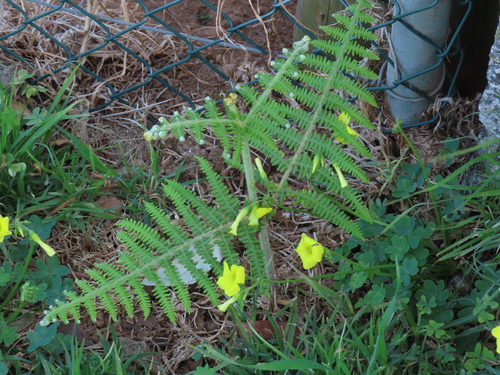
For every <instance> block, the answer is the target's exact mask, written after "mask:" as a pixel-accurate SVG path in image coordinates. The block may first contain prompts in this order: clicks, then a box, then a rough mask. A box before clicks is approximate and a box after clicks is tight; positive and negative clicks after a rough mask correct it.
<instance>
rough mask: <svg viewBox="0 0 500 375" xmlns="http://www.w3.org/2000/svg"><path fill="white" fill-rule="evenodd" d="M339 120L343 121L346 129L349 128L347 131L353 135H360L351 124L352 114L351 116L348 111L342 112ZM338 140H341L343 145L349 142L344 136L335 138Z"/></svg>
mask: <svg viewBox="0 0 500 375" xmlns="http://www.w3.org/2000/svg"><path fill="white" fill-rule="evenodd" d="M338 119H339V121H340V122H341V123H343V124H344V125H345V130H347V133H348V134H350V135H353V136H356V137H357V136H359V134H358V133H356V131H354V130H353V129H352V128H351V127H350V126H349V122H350V121H351V116H349V115H348V114H347V113H345V112H342V113H341V114H340V115H339V117H338ZM335 139H336V140H337V141H339V142H340V143H342V144H343V145H346V144H348V143H349V142H347V141H346V140H345V139H344V138H342V137H337V138H335Z"/></svg>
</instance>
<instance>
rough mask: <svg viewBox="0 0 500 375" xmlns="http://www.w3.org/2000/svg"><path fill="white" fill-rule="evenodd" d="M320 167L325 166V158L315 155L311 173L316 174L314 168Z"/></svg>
mask: <svg viewBox="0 0 500 375" xmlns="http://www.w3.org/2000/svg"><path fill="white" fill-rule="evenodd" d="M320 164H321V166H322V167H324V166H325V158H324V157H323V156H319V155H315V156H314V160H313V170H312V173H314V172H316V168H318V165H320Z"/></svg>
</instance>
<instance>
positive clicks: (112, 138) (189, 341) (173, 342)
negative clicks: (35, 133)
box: [0, 0, 479, 374]
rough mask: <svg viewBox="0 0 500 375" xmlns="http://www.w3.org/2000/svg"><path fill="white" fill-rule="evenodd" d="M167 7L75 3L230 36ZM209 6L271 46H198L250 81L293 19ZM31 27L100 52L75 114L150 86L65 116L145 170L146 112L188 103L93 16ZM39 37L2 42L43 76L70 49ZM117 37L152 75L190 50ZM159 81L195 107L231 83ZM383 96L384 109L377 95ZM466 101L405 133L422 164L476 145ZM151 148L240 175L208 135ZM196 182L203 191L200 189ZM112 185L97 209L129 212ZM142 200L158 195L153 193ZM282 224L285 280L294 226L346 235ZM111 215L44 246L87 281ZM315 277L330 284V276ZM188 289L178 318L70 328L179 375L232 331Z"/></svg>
mask: <svg viewBox="0 0 500 375" xmlns="http://www.w3.org/2000/svg"><path fill="white" fill-rule="evenodd" d="M51 2H52V3H54V4H57V3H58V0H51ZM20 3H22V4H21V5H22V7H23V9H25V10H26V11H27V12H28V14H32V15H35V14H40V12H43V11H47V10H48V9H49V8H48V7H43V6H42V7H41V6H39V5H35V4H33V3H30V2H27V1H21V2H20ZM165 3H166V1H161V0H148V1H144V4H145V5H146V9H144V8H143V7H142V5H140V4H138V3H137V2H135V1H128V2H127V1H125V0H122V1H112V0H107V1H104V2H100V1H91V0H86V1H85V0H84V1H81V2H80V3H79V5H80V6H81V8H82V9H86V10H87V11H89V12H91V13H92V14H99V15H101V16H106V17H111V18H114V19H120V20H124V21H127V22H132V23H135V22H139V21H140V20H141V19H142V15H143V14H144V13H145V12H146V11H147V12H152V11H154V10H155V9H159V10H158V11H156V12H153V13H151V16H154V17H156V18H153V17H150V18H149V19H148V20H147V22H146V23H145V26H149V27H160V28H162V29H165V28H164V27H163V26H162V23H161V22H163V23H165V24H167V25H170V26H172V27H173V28H175V29H176V30H177V31H179V32H181V33H184V34H186V35H190V36H195V37H199V38H204V39H213V40H217V38H219V37H223V36H226V35H229V31H228V28H229V27H230V26H231V25H230V24H229V22H228V20H227V19H226V18H224V16H223V15H222V14H220V13H217V12H215V11H214V10H213V9H211V7H209V6H208V5H207V4H206V3H205V2H202V1H200V0H185V1H183V2H180V3H178V4H176V5H175V6H172V7H168V8H165V7H164V5H166V4H165ZM167 3H168V2H167ZM211 3H212V5H213V6H218V7H219V9H222V12H223V13H224V14H225V15H226V16H227V17H228V18H229V19H231V20H232V22H233V26H237V25H241V24H243V23H245V22H248V21H251V20H254V19H256V20H257V22H255V23H253V24H251V25H249V26H247V27H246V28H245V34H246V35H247V36H248V37H250V38H251V39H252V40H253V41H255V42H256V43H257V44H258V45H260V46H262V47H263V49H264V50H265V51H267V52H268V55H267V56H266V55H264V54H262V53H255V52H251V51H248V50H244V49H236V48H231V47H230V46H220V45H217V46H213V47H210V48H207V49H204V50H202V51H200V56H201V57H202V58H203V59H205V60H206V61H207V62H208V63H210V64H212V65H213V66H214V67H215V68H216V69H218V70H219V71H220V72H222V73H223V74H225V75H226V76H228V77H229V78H230V80H231V83H232V84H233V85H234V84H238V83H247V82H249V81H251V80H252V79H253V75H254V74H255V73H256V72H258V71H262V70H265V71H268V70H269V66H268V62H269V58H272V57H275V56H276V55H277V54H279V53H280V52H281V49H282V48H283V47H290V45H291V44H292V42H293V41H292V34H293V24H292V23H291V22H290V21H289V20H288V19H287V18H286V17H285V16H284V15H283V14H282V13H279V12H276V13H275V14H274V15H273V16H272V17H270V18H266V19H265V20H263V21H262V22H261V21H260V20H258V18H259V17H261V16H264V15H265V14H267V13H269V12H270V11H272V6H273V4H274V2H273V1H272V0H257V1H252V2H251V3H250V2H248V1H246V0H218V1H216V0H213V1H211ZM162 6H163V9H162ZM285 8H286V10H287V11H288V12H289V13H290V14H292V15H293V14H294V12H295V3H291V4H289V5H286V7H285ZM0 11H1V12H3V13H4V14H7V15H8V14H10V15H11V17H10V18H5V19H6V20H8V22H9V27H10V28H11V30H12V29H15V28H16V27H19V25H20V23H22V18H21V17H19V18H16V17H15V16H12V14H14V13H13V12H12V9H10V8H7V7H6V6H5V5H4V6H3V8H0ZM8 12H11V13H8ZM158 20H159V21H160V22H159V21H158ZM38 24H39V25H40V26H41V27H45V28H47V29H48V31H49V33H50V35H56V36H58V37H59V38H61V39H62V40H64V42H65V44H67V45H68V46H69V48H70V50H71V52H72V53H73V54H74V55H77V54H78V53H80V51H83V50H86V49H89V48H94V47H97V46H100V45H102V48H101V49H99V50H96V51H95V52H93V53H92V54H91V55H90V56H88V57H87V60H86V61H85V63H84V66H85V67H86V68H87V69H89V70H91V71H93V72H94V73H96V74H99V76H101V77H103V79H104V82H102V81H101V82H100V81H96V80H95V79H94V78H93V77H92V76H91V75H89V74H86V73H83V72H82V73H79V75H78V77H77V82H78V83H77V85H76V88H75V92H74V99H82V102H81V103H80V104H79V107H78V110H79V111H80V112H81V113H88V111H89V109H91V108H94V107H97V106H100V105H103V104H105V103H106V102H107V101H108V100H109V97H110V90H109V88H108V87H107V86H106V84H112V85H113V87H115V88H116V90H117V92H124V91H126V90H127V89H128V88H130V87H132V86H134V85H136V84H137V83H139V82H143V81H147V82H148V83H147V84H146V85H144V86H143V87H141V88H140V89H138V90H136V91H132V92H130V93H127V94H124V95H123V96H122V97H123V98H124V99H126V100H127V101H128V103H129V105H125V104H123V103H119V102H114V103H113V104H112V105H110V106H109V107H107V108H104V109H101V110H99V111H95V112H92V113H91V114H90V115H89V116H87V117H84V118H82V119H80V120H79V121H77V122H72V123H69V124H67V126H68V128H69V129H70V130H71V131H72V132H73V133H74V134H75V135H77V136H78V137H80V138H81V139H82V140H83V141H84V142H86V143H87V144H89V145H91V146H92V147H93V148H94V149H96V150H98V151H97V152H98V154H99V156H100V157H101V158H102V160H103V161H104V162H105V163H107V164H108V165H110V166H112V167H113V168H115V169H116V170H118V171H122V172H123V173H126V172H127V171H126V170H125V169H124V165H128V166H135V167H138V168H141V169H144V170H148V168H149V164H150V163H151V161H150V157H149V149H148V146H147V144H146V142H145V141H144V140H143V138H142V133H143V131H144V127H145V126H149V125H151V122H150V119H151V118H153V119H156V118H157V117H158V116H161V115H171V114H172V112H173V111H175V110H177V111H180V112H181V111H182V110H183V108H185V107H186V103H185V101H183V100H182V99H179V97H178V96H177V95H176V94H175V93H173V92H172V91H171V90H168V89H166V88H165V86H164V85H162V84H161V83H160V82H159V81H157V80H150V79H149V78H148V77H149V75H150V74H151V70H148V69H147V68H146V67H145V65H144V64H142V63H140V61H139V60H137V59H136V58H134V57H132V55H131V54H130V53H126V52H124V50H123V49H121V48H117V46H116V45H114V44H107V45H105V46H104V45H103V41H104V39H105V38H106V33H105V31H104V29H103V28H100V27H97V26H96V25H95V24H93V23H90V24H89V23H88V19H87V18H86V17H82V16H79V15H75V14H72V13H64V14H59V15H57V16H55V15H51V16H50V17H48V18H47V19H46V20H44V19H41V20H40V21H39V22H38ZM69 25H71V27H69ZM125 27H126V26H123V25H120V24H110V25H109V28H110V30H111V31H112V32H119V31H122V30H124V29H125ZM37 35H38V34H37V33H36V31H35V30H31V34H21V33H20V34H19V35H18V36H17V37H16V40H15V41H14V40H13V41H11V42H10V45H9V47H10V48H12V49H15V50H16V52H21V51H22V53H23V56H24V57H25V58H26V59H27V60H28V61H30V62H32V63H33V64H35V66H36V67H37V68H38V69H39V71H40V72H42V73H43V72H47V73H49V72H50V71H51V70H53V69H55V68H57V67H59V66H60V64H61V62H63V60H64V58H65V56H67V55H66V53H65V51H64V50H63V49H61V48H60V46H57V45H54V43H51V42H50V41H49V40H47V38H45V37H43V36H37ZM230 39H231V41H230V42H233V43H236V44H241V45H244V46H247V47H252V45H251V44H250V43H248V41H244V40H242V38H241V37H239V36H238V35H236V34H232V35H231V37H230ZM7 42H9V40H7ZM119 42H120V43H121V44H122V45H124V46H126V47H127V48H128V49H129V51H131V52H133V53H135V54H136V55H137V56H139V57H141V58H142V59H143V60H144V61H145V62H147V65H149V66H151V67H152V68H153V71H154V72H156V71H158V70H161V69H162V68H163V67H165V66H168V65H170V64H173V63H175V62H176V61H182V60H183V59H186V57H187V56H188V52H189V49H188V48H187V47H186V46H187V44H186V42H185V41H183V40H182V38H179V37H173V36H166V35H165V34H161V33H157V32H154V31H151V30H146V29H134V30H133V31H130V32H129V33H126V34H124V35H123V36H122V37H120V39H119ZM190 42H191V43H193V46H194V47H196V48H198V47H201V46H203V45H204V43H203V42H200V41H199V40H198V41H196V40H192V39H190ZM253 47H254V46H253ZM0 60H1V61H4V60H5V61H4V62H5V63H15V64H17V63H16V62H15V60H14V59H13V58H12V56H8V55H5V54H4V55H2V56H0ZM62 76H64V75H62ZM158 77H159V78H161V79H163V80H164V81H165V82H167V83H168V84H169V85H171V86H172V87H175V88H176V89H177V90H179V91H181V92H182V93H184V94H185V95H186V96H187V97H189V99H190V100H192V102H193V103H195V105H197V106H198V105H202V102H203V99H204V98H205V97H206V96H210V97H212V98H214V99H217V98H219V94H220V93H225V92H228V90H230V89H231V88H232V85H231V83H228V82H226V80H224V79H222V78H221V77H220V76H219V75H218V74H217V73H214V70H213V69H211V68H209V67H208V66H207V64H205V63H204V62H203V61H202V60H200V59H190V60H187V61H185V63H183V64H180V65H178V66H177V67H175V68H173V69H171V70H168V71H166V72H165V73H162V74H161V75H159V76H158ZM60 80H61V77H60V76H56V75H51V76H50V78H48V79H47V80H45V81H43V82H41V84H43V85H46V86H47V87H48V88H49V89H50V90H51V91H50V92H49V95H47V100H49V99H50V95H53V93H54V92H55V91H56V90H57V87H58V85H59V84H60V82H61V81H60ZM380 100H381V108H382V110H383V108H384V104H383V97H382V95H381V96H380ZM475 108H476V102H475V101H474V100H468V99H460V98H459V99H457V101H456V102H455V104H454V105H452V106H449V107H447V109H445V110H444V111H443V113H442V117H441V121H440V122H439V124H438V126H437V127H436V128H435V129H433V128H428V127H420V128H416V129H414V130H412V131H410V132H409V134H410V137H411V139H412V141H414V142H415V144H416V146H417V148H418V149H419V150H420V151H421V152H422V154H423V156H424V159H426V160H430V159H431V158H432V157H433V156H437V155H438V154H439V149H441V148H442V145H441V143H440V142H441V141H442V140H444V139H446V138H447V137H456V136H465V137H469V139H470V141H466V142H473V139H474V138H475V136H476V135H477V132H478V127H479V125H478V120H477V118H476V116H475V115H473V116H469V117H466V116H467V115H468V114H470V113H472V112H474V111H475ZM366 112H367V114H368V115H369V116H370V117H371V119H372V122H373V123H374V124H375V125H377V126H378V128H379V129H378V131H360V133H361V137H362V139H363V140H364V141H365V142H366V144H367V145H369V147H370V149H371V150H372V153H373V158H374V160H376V161H379V162H380V163H386V164H388V163H390V162H391V161H392V160H394V158H397V157H399V156H400V155H401V153H402V151H401V150H403V149H405V148H406V145H405V144H404V142H403V140H402V139H401V138H399V137H396V136H393V135H389V134H383V133H382V132H381V131H382V130H383V129H384V128H385V127H386V126H388V125H390V124H388V123H387V122H388V121H387V119H386V118H385V117H383V116H382V115H381V114H380V112H379V111H375V110H373V109H367V110H366ZM356 130H358V129H356ZM155 147H159V148H161V152H160V156H159V163H160V171H161V173H162V174H163V175H167V174H169V173H172V172H174V171H175V170H176V169H177V168H178V166H179V165H180V163H181V162H185V163H186V164H185V166H190V165H194V164H195V163H194V160H193V158H192V157H193V156H194V155H198V156H202V157H205V158H207V160H209V161H211V162H212V163H213V165H214V168H215V169H216V170H217V171H218V172H220V173H221V174H223V175H225V176H228V177H232V179H228V181H231V182H230V183H229V188H230V189H231V191H237V190H238V189H239V185H238V184H239V183H240V181H241V176H240V175H239V174H237V173H236V172H235V171H234V170H229V169H226V166H225V165H224V164H223V163H221V162H220V155H221V150H220V149H219V147H218V144H217V143H216V142H215V141H213V140H209V141H207V142H206V143H205V144H204V145H203V146H200V145H197V144H196V143H194V142H191V141H190V140H189V139H188V140H186V142H182V143H180V142H177V141H176V140H173V139H170V140H167V141H164V142H158V143H157V144H156V145H155ZM408 161H411V160H408ZM366 170H367V173H368V174H369V176H370V177H371V180H372V181H373V183H372V184H371V185H369V186H359V188H360V190H362V191H363V192H365V193H366V194H367V195H368V196H370V197H375V198H376V197H383V196H384V194H385V193H384V192H383V191H380V186H381V185H382V184H383V183H384V181H379V180H378V179H379V178H380V173H379V172H380V171H379V169H377V167H367V168H366ZM196 173H197V172H196V169H194V168H192V169H190V170H188V171H186V172H185V173H183V174H182V175H181V180H189V179H192V178H195V177H196V176H197V174H196ZM198 189H199V191H200V192H201V193H203V186H202V185H200V186H199V187H198ZM115 192H116V185H114V184H113V183H111V184H110V186H108V187H107V190H105V191H103V192H102V194H100V195H99V196H98V197H97V198H96V202H95V203H96V204H97V205H99V206H101V207H103V208H105V209H110V208H113V207H117V206H120V207H121V208H120V209H119V210H120V212H119V213H120V215H127V214H128V212H129V211H128V210H127V205H129V204H130V202H129V201H127V199H124V198H118V197H116V196H114V195H113V194H114V193H115ZM149 198H150V199H153V200H154V199H158V197H156V196H154V195H151V196H150V197H149ZM279 220H280V221H281V223H280V225H279V226H278V225H274V224H273V223H271V228H270V229H271V233H272V237H273V250H274V251H275V252H276V254H277V269H278V274H279V276H280V277H283V278H287V277H289V275H290V272H292V271H291V270H290V267H289V266H287V264H289V262H288V261H286V262H285V261H284V259H288V260H290V259H295V258H297V256H296V254H295V253H294V251H293V248H294V246H295V244H296V243H297V240H298V239H299V237H300V236H299V231H298V228H300V232H307V231H311V232H315V233H317V234H318V241H320V242H321V243H323V244H324V245H325V246H326V247H330V248H334V247H336V246H338V244H339V243H341V242H342V241H343V240H344V239H345V237H344V234H343V233H341V232H340V231H339V230H337V229H336V228H333V227H332V226H331V225H328V224H327V223H325V222H324V221H321V220H315V219H312V218H307V217H304V216H297V215H289V216H282V217H280V218H279ZM114 223H115V221H113V220H108V221H105V222H99V221H95V220H92V221H89V222H88V223H87V228H86V232H82V231H80V230H79V229H78V228H67V227H65V226H64V225H63V224H58V225H57V226H56V229H55V231H54V233H53V234H54V236H55V237H54V239H53V240H52V241H53V242H52V243H51V245H52V246H53V247H54V248H56V249H58V250H60V251H59V254H60V259H61V263H63V264H67V265H68V266H69V267H70V268H71V269H72V271H73V272H74V275H75V277H84V275H83V272H84V270H85V269H88V268H92V267H93V265H94V264H95V263H97V262H107V261H112V260H113V259H115V258H116V251H117V250H118V249H120V248H121V246H122V245H121V244H120V242H119V241H118V239H117V238H116V230H117V228H116V226H114ZM280 258H282V259H280ZM297 264H298V263H297ZM315 272H316V273H317V274H321V273H329V272H334V268H332V266H331V265H330V266H329V265H320V266H318V268H317V269H315ZM290 278H293V277H290ZM323 282H325V283H328V281H327V280H324V281H323ZM304 288H307V286H304ZM192 292H193V296H195V297H193V300H194V304H193V311H192V312H191V313H188V312H186V311H183V310H182V309H179V311H178V321H177V324H176V325H174V324H172V323H171V322H170V321H168V319H167V318H166V317H165V316H164V313H163V312H162V311H161V309H160V308H159V307H155V308H154V310H153V311H154V313H153V314H152V315H151V316H149V317H148V318H145V317H144V316H143V314H142V313H141V312H140V311H139V310H138V311H137V313H136V314H134V317H133V318H129V317H126V314H125V312H122V314H121V316H120V320H119V322H118V323H113V322H112V321H111V320H110V318H109V316H108V315H107V314H105V313H100V314H99V318H98V321H97V322H96V323H93V322H91V321H90V319H88V318H84V319H82V324H81V326H80V327H79V331H78V332H77V334H78V335H79V336H81V337H87V340H88V342H89V343H90V340H92V342H94V343H97V342H98V339H97V336H96V332H97V331H100V332H102V333H103V334H105V335H106V337H108V336H109V335H110V327H111V326H112V327H113V328H114V329H115V331H116V332H117V335H118V337H119V338H120V340H121V342H122V344H123V345H124V346H125V347H126V348H127V349H126V350H127V353H134V352H137V351H140V352H159V354H157V355H155V357H154V367H153V368H154V372H153V373H155V374H156V373H157V371H159V370H160V369H164V370H165V371H166V373H168V374H185V373H186V372H188V371H191V370H193V369H195V367H196V366H197V365H200V362H199V361H194V360H192V359H191V356H192V354H193V351H192V349H191V348H190V347H189V346H190V345H196V344H198V343H200V342H203V341H205V342H209V343H213V344H216V343H218V342H219V338H220V337H221V336H224V337H227V336H228V335H229V333H230V332H231V327H232V323H231V322H230V321H228V320H227V318H226V315H225V314H223V313H221V312H219V311H218V310H217V309H216V308H215V307H214V306H210V305H209V304H207V301H206V299H205V298H204V297H203V295H201V294H199V292H198V290H197V289H196V287H193V288H192ZM294 297H295V295H294V291H293V290H286V289H284V290H282V291H281V295H279V296H277V297H276V301H278V302H276V301H259V303H260V305H261V307H262V308H265V309H267V311H269V312H270V313H272V312H273V311H277V310H278V309H279V308H280V307H282V306H283V305H284V304H286V303H287V302H288V301H291V300H292V299H293V298H294ZM303 303H304V304H303V305H301V306H299V308H300V309H301V311H305V310H306V309H307V304H309V303H310V304H314V301H304V302H303ZM69 328H71V327H69ZM95 347H96V348H97V347H98V346H95Z"/></svg>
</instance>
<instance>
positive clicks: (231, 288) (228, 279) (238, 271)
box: [217, 262, 245, 297]
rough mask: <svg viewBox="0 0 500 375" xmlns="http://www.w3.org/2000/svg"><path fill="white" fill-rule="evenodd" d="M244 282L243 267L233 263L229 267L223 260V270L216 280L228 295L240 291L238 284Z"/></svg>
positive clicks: (230, 295)
mask: <svg viewBox="0 0 500 375" xmlns="http://www.w3.org/2000/svg"><path fill="white" fill-rule="evenodd" d="M244 283H245V268H243V267H242V266H237V265H235V264H233V265H232V266H231V268H229V266H228V264H227V262H224V272H223V273H222V276H221V277H219V280H217V285H218V286H219V287H220V288H221V289H222V290H223V291H224V293H226V294H227V295H228V296H229V297H232V296H234V295H235V294H236V293H238V292H239V291H240V285H239V284H244Z"/></svg>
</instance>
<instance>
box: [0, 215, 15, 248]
mask: <svg viewBox="0 0 500 375" xmlns="http://www.w3.org/2000/svg"><path fill="white" fill-rule="evenodd" d="M11 234H12V232H11V231H10V230H9V218H8V217H2V216H0V242H3V239H4V237H6V236H10V235H11Z"/></svg>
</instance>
